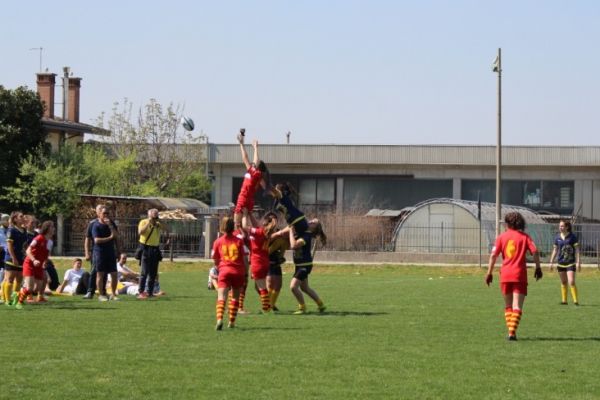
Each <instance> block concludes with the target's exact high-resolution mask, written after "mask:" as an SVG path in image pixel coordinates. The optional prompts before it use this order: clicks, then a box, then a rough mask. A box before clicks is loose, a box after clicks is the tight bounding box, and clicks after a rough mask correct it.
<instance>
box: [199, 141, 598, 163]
mask: <svg viewBox="0 0 600 400" xmlns="http://www.w3.org/2000/svg"><path fill="white" fill-rule="evenodd" d="M210 146H211V149H210V162H211V163H218V164H240V163H241V162H242V161H241V157H240V149H239V145H233V144H212V143H211V145H210ZM259 152H260V153H259V154H260V157H261V158H262V159H263V160H265V162H267V164H288V165H289V164H388V165H389V164H391V165H398V164H402V165H419V164H428V165H436V164H437V165H481V166H495V165H496V147H495V146H457V145H404V146H403V145H389V146H387V145H330V144H327V145H313V144H305V145H303V144H298V145H287V144H283V145H278V144H265V145H260V148H259ZM248 154H249V155H250V157H252V149H251V148H250V147H249V146H248ZM502 163H503V165H506V166H562V165H569V166H594V167H596V166H600V147H594V146H589V147H573V146H569V147H567V146H503V147H502Z"/></svg>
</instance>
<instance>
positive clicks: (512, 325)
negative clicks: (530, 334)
mask: <svg viewBox="0 0 600 400" xmlns="http://www.w3.org/2000/svg"><path fill="white" fill-rule="evenodd" d="M522 314H523V312H522V311H521V310H519V309H518V308H514V309H513V311H512V313H511V317H510V321H509V323H508V335H509V336H516V334H517V328H518V327H519V322H521V315H522Z"/></svg>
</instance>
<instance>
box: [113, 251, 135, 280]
mask: <svg viewBox="0 0 600 400" xmlns="http://www.w3.org/2000/svg"><path fill="white" fill-rule="evenodd" d="M117 278H118V279H119V282H125V281H126V282H134V283H139V282H140V274H138V273H137V272H135V271H133V270H132V269H131V268H129V267H128V266H127V254H126V253H121V255H120V256H119V261H118V262H117Z"/></svg>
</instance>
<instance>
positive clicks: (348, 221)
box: [64, 214, 600, 263]
mask: <svg viewBox="0 0 600 400" xmlns="http://www.w3.org/2000/svg"><path fill="white" fill-rule="evenodd" d="M321 221H322V223H323V228H324V231H325V233H326V234H327V244H326V245H325V246H320V248H322V249H323V250H329V251H359V252H360V251H363V252H393V251H399V252H411V253H423V254H427V253H445V254H478V253H479V251H480V248H481V252H482V254H484V255H485V254H489V251H490V250H491V247H492V246H493V242H494V232H492V231H489V230H488V231H485V230H483V231H482V232H481V241H479V237H480V236H479V235H480V231H479V229H478V228H472V227H468V228H465V227H452V226H419V227H403V228H402V231H403V232H402V235H401V236H398V237H396V236H395V234H394V230H395V228H396V225H397V223H396V222H394V221H392V220H389V219H386V218H371V217H362V216H360V217H359V216H356V217H355V216H350V217H349V216H337V215H335V214H329V215H325V216H323V217H322V218H321ZM88 222H89V220H86V219H71V220H68V221H66V224H65V241H64V243H65V244H64V251H65V254H66V255H81V254H83V240H84V238H85V232H86V227H87V224H88ZM117 223H118V226H119V232H120V234H121V238H122V245H123V250H124V251H126V252H127V253H129V254H133V252H134V250H135V248H136V247H137V243H138V240H139V236H138V234H137V226H138V223H139V220H137V219H136V220H120V221H117ZM168 223H169V226H170V227H171V231H172V237H171V246H172V249H173V250H172V251H173V254H174V255H175V256H188V257H205V256H206V255H205V254H204V248H205V245H204V234H203V230H204V218H199V219H198V220H192V221H187V220H172V221H168ZM556 228H557V226H555V225H552V224H540V225H534V224H531V225H529V226H528V228H527V232H528V233H529V234H530V235H531V237H532V238H533V240H534V241H535V243H536V245H537V247H538V249H539V251H540V253H541V256H542V259H543V261H547V259H548V258H549V256H550V254H551V252H552V246H553V241H554V236H555V235H556V231H557V229H556ZM573 229H574V233H575V234H576V235H577V237H578V238H579V243H580V249H581V255H582V257H583V261H584V262H586V263H600V224H579V225H576V226H574V228H573ZM166 239H167V237H166V236H165V237H163V238H162V241H161V242H162V247H163V248H164V249H165V250H166V251H167V253H168V252H169V251H170V248H169V247H168V246H166ZM478 243H481V245H480V246H478Z"/></svg>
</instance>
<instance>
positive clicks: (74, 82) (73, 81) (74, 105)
mask: <svg viewBox="0 0 600 400" xmlns="http://www.w3.org/2000/svg"><path fill="white" fill-rule="evenodd" d="M80 88H81V78H71V77H69V109H68V110H67V111H68V114H67V116H68V118H67V119H68V120H69V121H74V122H79V89H80Z"/></svg>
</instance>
